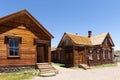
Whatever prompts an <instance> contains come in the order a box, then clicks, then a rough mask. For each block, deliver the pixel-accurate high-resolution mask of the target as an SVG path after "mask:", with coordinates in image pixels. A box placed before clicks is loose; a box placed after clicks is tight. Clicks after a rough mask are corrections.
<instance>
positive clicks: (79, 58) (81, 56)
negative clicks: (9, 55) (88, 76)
mask: <svg viewBox="0 0 120 80" xmlns="http://www.w3.org/2000/svg"><path fill="white" fill-rule="evenodd" d="M82 63H83V52H79V53H78V64H82Z"/></svg>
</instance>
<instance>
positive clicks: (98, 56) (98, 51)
mask: <svg viewBox="0 0 120 80" xmlns="http://www.w3.org/2000/svg"><path fill="white" fill-rule="evenodd" d="M100 59H101V57H100V49H97V60H100Z"/></svg>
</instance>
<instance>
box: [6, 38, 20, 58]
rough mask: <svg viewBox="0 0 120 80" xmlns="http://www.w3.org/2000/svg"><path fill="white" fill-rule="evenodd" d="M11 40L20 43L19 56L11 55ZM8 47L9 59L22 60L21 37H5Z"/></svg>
mask: <svg viewBox="0 0 120 80" xmlns="http://www.w3.org/2000/svg"><path fill="white" fill-rule="evenodd" d="M9 40H17V41H18V55H16V56H15V55H14V56H11V55H10V48H9V46H10V45H9ZM4 43H5V44H6V45H7V59H19V58H20V44H21V37H16V36H5V42H4Z"/></svg>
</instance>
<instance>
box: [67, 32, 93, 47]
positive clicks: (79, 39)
mask: <svg viewBox="0 0 120 80" xmlns="http://www.w3.org/2000/svg"><path fill="white" fill-rule="evenodd" d="M66 35H68V36H69V37H70V39H71V40H72V41H73V42H74V43H75V44H83V45H91V44H92V43H91V41H90V39H89V38H87V37H84V36H78V35H74V34H70V33H66Z"/></svg>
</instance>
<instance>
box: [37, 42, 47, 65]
mask: <svg viewBox="0 0 120 80" xmlns="http://www.w3.org/2000/svg"><path fill="white" fill-rule="evenodd" d="M40 62H45V44H40V43H39V44H37V63H40Z"/></svg>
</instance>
